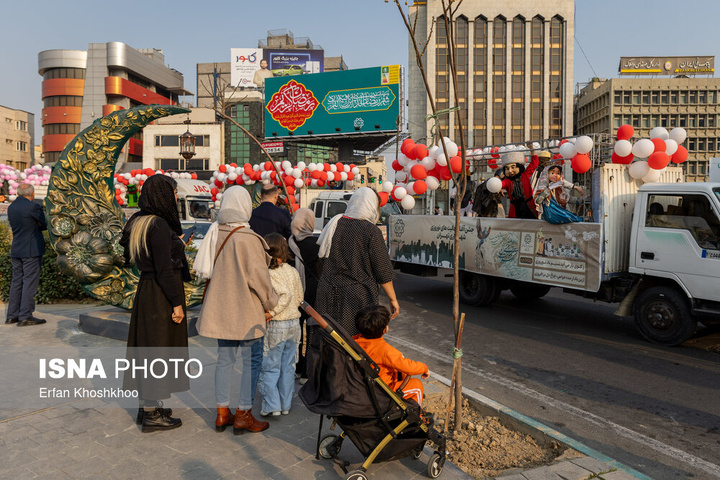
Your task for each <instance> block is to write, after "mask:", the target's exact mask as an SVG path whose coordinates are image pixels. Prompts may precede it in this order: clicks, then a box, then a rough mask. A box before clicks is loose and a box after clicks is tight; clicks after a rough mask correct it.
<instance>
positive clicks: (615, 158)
mask: <svg viewBox="0 0 720 480" xmlns="http://www.w3.org/2000/svg"><path fill="white" fill-rule="evenodd" d="M634 158H635V156H634V155H633V154H632V153H631V154H630V155H628V156H627V157H621V156H620V155H618V154H617V153H615V152H613V154H612V163H619V164H621V165H630V164H631V163H632V161H633V159H634Z"/></svg>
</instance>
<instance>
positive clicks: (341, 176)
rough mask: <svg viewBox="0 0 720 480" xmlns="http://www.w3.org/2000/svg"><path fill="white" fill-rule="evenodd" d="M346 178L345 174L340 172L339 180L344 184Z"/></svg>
mask: <svg viewBox="0 0 720 480" xmlns="http://www.w3.org/2000/svg"><path fill="white" fill-rule="evenodd" d="M347 178H348V177H347V172H340V180H342V181H343V182H344V181H345V180H347Z"/></svg>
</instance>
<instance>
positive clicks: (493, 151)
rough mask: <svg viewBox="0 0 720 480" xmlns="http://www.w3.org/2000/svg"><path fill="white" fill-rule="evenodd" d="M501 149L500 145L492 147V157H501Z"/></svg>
mask: <svg viewBox="0 0 720 480" xmlns="http://www.w3.org/2000/svg"><path fill="white" fill-rule="evenodd" d="M499 151H500V147H492V149H490V153H491V154H492V155H491V157H492V158H500V154H499V153H498V152H499Z"/></svg>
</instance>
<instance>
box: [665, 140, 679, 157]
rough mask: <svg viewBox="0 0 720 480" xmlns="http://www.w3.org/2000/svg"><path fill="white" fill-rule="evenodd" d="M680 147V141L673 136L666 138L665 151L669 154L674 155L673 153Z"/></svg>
mask: <svg viewBox="0 0 720 480" xmlns="http://www.w3.org/2000/svg"><path fill="white" fill-rule="evenodd" d="M677 149H678V143H677V142H676V141H675V140H673V139H672V138H668V139H667V140H665V153H667V154H668V155H672V154H673V153H675V152H677Z"/></svg>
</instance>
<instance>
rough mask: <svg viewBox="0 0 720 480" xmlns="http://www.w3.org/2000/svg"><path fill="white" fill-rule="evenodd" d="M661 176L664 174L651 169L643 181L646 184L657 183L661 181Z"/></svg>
mask: <svg viewBox="0 0 720 480" xmlns="http://www.w3.org/2000/svg"><path fill="white" fill-rule="evenodd" d="M660 175H662V172H660V170H653V169H652V168H651V169H650V170H648V173H646V174H645V176H643V177H642V181H643V182H645V183H655V182H657V181H658V180H660Z"/></svg>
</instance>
